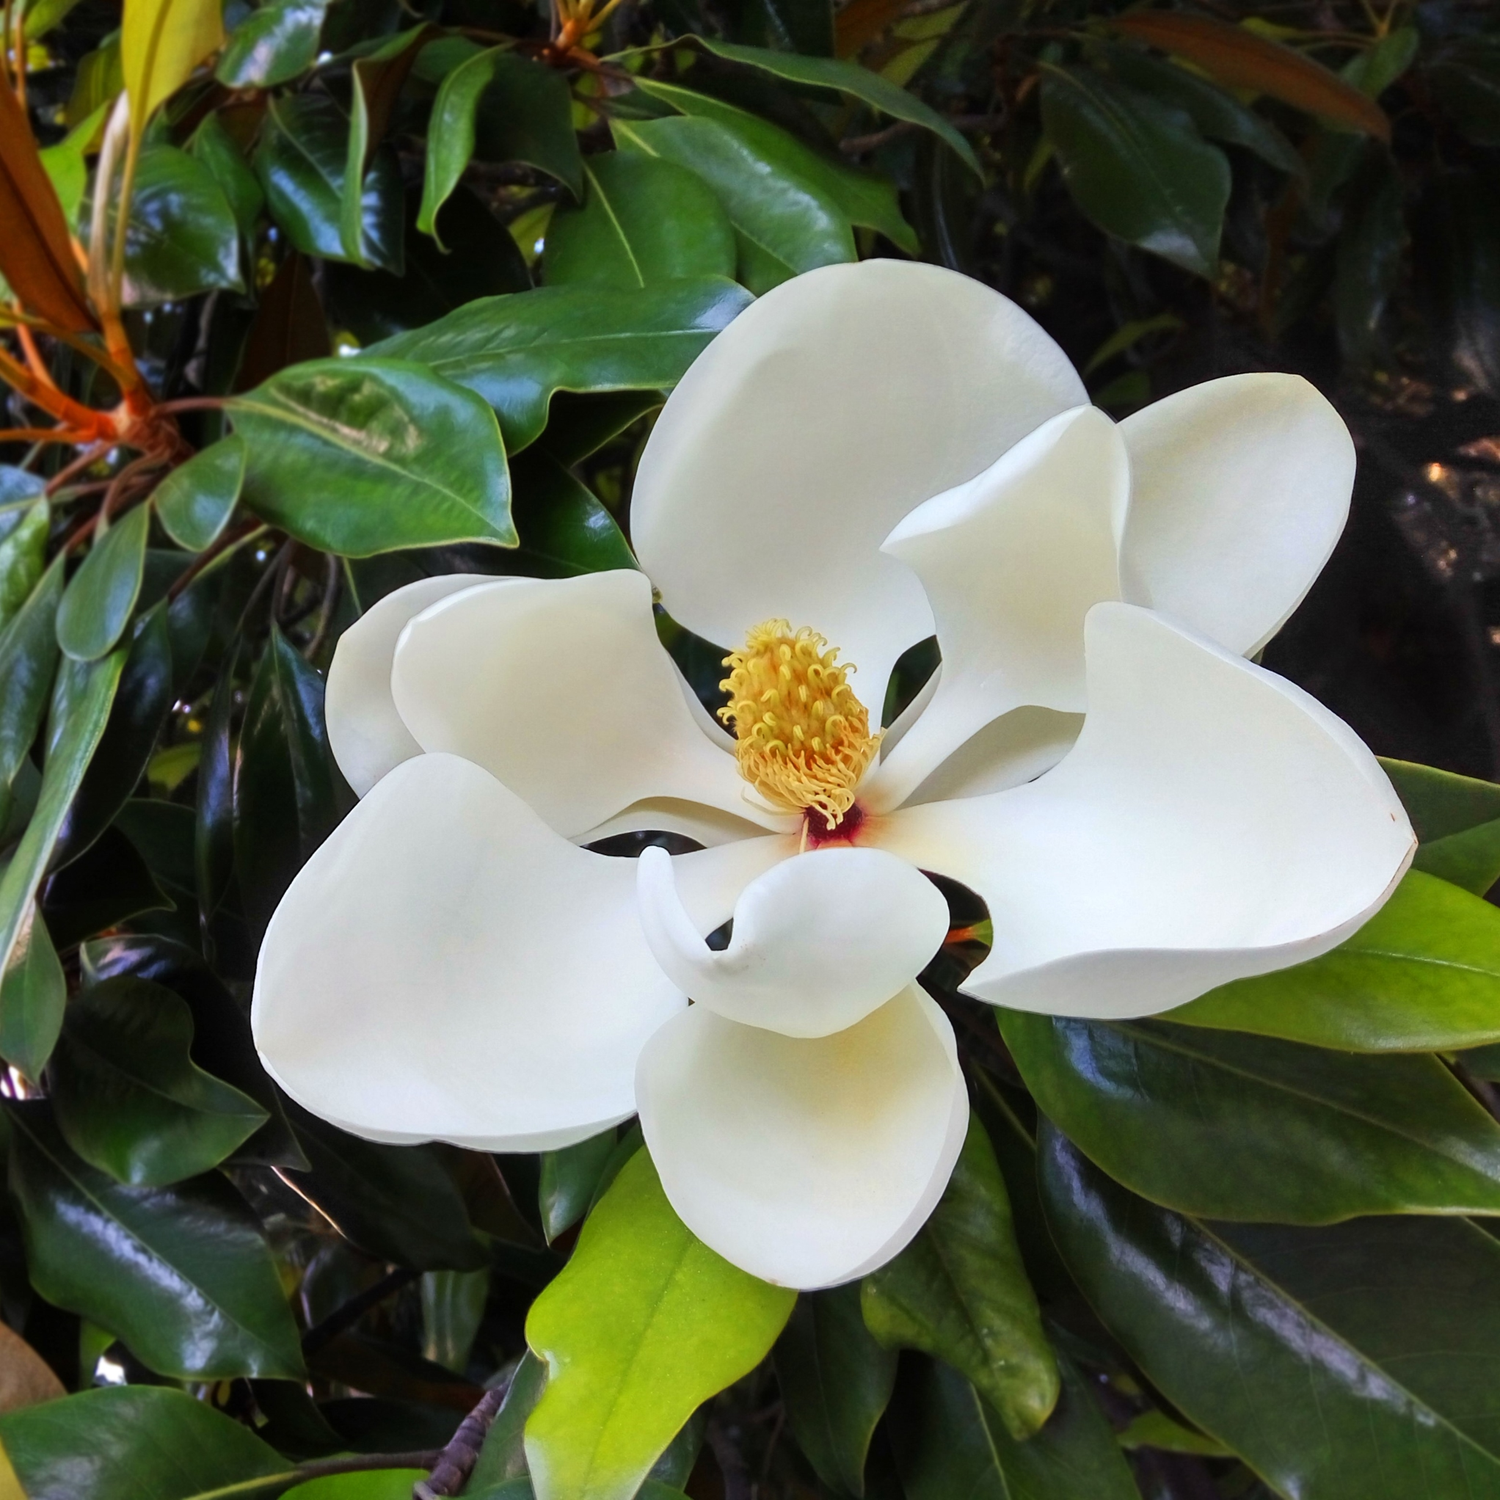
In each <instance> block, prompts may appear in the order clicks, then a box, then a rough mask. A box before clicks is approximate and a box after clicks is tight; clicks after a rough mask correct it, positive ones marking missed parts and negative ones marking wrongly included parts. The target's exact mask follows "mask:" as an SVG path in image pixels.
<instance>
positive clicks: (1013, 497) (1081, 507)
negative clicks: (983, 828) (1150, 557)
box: [867, 406, 1130, 812]
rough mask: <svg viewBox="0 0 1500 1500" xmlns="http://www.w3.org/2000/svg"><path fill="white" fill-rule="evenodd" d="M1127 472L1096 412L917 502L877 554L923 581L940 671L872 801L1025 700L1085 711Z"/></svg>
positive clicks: (1076, 415) (1112, 588) (1109, 594)
mask: <svg viewBox="0 0 1500 1500" xmlns="http://www.w3.org/2000/svg"><path fill="white" fill-rule="evenodd" d="M1129 496H1130V465H1129V462H1128V460H1127V459H1126V456H1125V444H1124V442H1123V441H1122V440H1121V437H1120V432H1119V429H1118V428H1117V427H1116V426H1115V424H1114V423H1113V422H1111V421H1110V419H1109V418H1108V417H1107V416H1105V415H1104V413H1103V412H1101V411H1099V410H1097V409H1096V408H1094V407H1092V406H1082V407H1078V408H1077V409H1075V410H1073V411H1068V412H1064V413H1062V415H1061V416H1057V417H1053V418H1052V420H1051V421H1049V422H1046V423H1044V424H1043V425H1042V426H1041V427H1039V428H1038V429H1037V430H1036V431H1035V432H1033V433H1031V434H1030V435H1029V436H1028V437H1026V438H1023V439H1022V440H1021V441H1020V442H1019V443H1017V444H1016V445H1015V447H1014V448H1012V449H1011V450H1010V451H1009V452H1008V453H1006V454H1005V456H1004V457H1003V458H1001V459H1000V460H999V461H998V462H996V463H994V464H992V465H991V466H990V467H989V468H988V469H986V470H985V472H984V473H983V474H981V475H979V476H978V477H977V478H975V479H971V480H970V481H969V482H968V483H967V484H963V485H959V486H958V487H957V488H956V489H952V490H949V491H948V492H947V493H946V494H942V495H937V496H935V497H934V498H933V499H931V500H929V501H927V502H926V504H924V505H921V506H919V507H918V508H917V509H916V510H914V511H913V512H912V513H911V514H910V515H909V516H907V517H906V519H905V520H903V521H902V522H901V523H900V525H898V526H897V527H896V529H895V530H894V531H892V532H891V534H890V536H888V537H887V538H886V540H885V545H884V547H883V548H882V549H881V550H882V551H884V552H888V553H890V554H891V555H892V556H893V557H898V558H900V559H901V561H902V562H904V563H906V564H908V565H909V566H910V567H911V569H912V570H913V571H914V572H915V573H916V574H917V576H918V577H919V578H920V579H921V580H922V584H923V587H924V588H925V589H926V590H927V597H928V598H929V599H930V600H931V601H932V608H933V613H934V614H935V615H936V617H937V638H938V646H939V647H940V649H941V651H942V657H943V670H942V674H941V676H940V678H939V680H938V684H937V690H936V692H935V693H934V695H933V698H932V702H931V703H930V704H929V705H928V706H927V708H926V709H925V710H924V711H923V713H922V715H921V717H920V718H919V719H918V720H917V721H916V723H914V724H913V725H912V726H911V728H910V729H909V730H908V731H907V732H906V734H905V735H904V736H903V738H902V739H901V741H900V743H899V744H897V745H896V746H895V747H894V748H893V749H892V750H891V751H890V752H889V753H888V754H887V755H886V757H885V758H884V759H883V760H882V761H881V763H880V767H879V770H878V772H877V773H876V775H875V777H874V778H873V779H872V781H871V784H870V788H869V792H868V797H867V801H868V804H869V806H870V808H871V810H872V811H875V812H882V811H885V810H886V809H888V808H891V807H895V806H898V805H899V804H900V803H901V802H902V801H904V800H905V799H906V797H907V796H908V795H909V794H910V793H911V792H912V791H913V790H914V789H915V788H916V787H917V786H918V785H919V784H920V783H921V782H922V781H923V780H924V779H925V778H926V777H927V776H928V775H930V774H931V773H932V772H933V771H934V770H935V769H936V768H937V767H938V766H939V765H940V764H941V762H942V760H943V759H944V757H945V756H947V755H949V754H950V753H951V752H953V751H954V750H957V749H958V748H959V747H960V746H961V745H962V744H963V743H964V741H965V740H967V739H968V738H969V737H970V736H971V735H973V734H975V733H976V732H977V731H978V730H980V729H983V728H984V726H985V725H986V724H988V723H990V722H991V721H992V720H994V719H997V718H998V717H999V716H1000V715H1001V714H1004V713H1008V712H1009V711H1010V710H1012V709H1016V708H1020V707H1021V706H1023V705H1031V706H1036V707H1039V708H1050V709H1054V710H1056V711H1057V712H1059V713H1081V712H1082V711H1083V708H1084V671H1083V620H1084V616H1085V615H1086V614H1087V613H1088V612H1089V610H1090V609H1091V608H1092V607H1093V606H1094V605H1095V604H1098V603H1099V602H1100V601H1101V600H1106V599H1118V598H1119V597H1120V569H1119V561H1118V559H1119V538H1120V535H1121V533H1122V532H1123V530H1124V527H1125V508H1126V505H1127V502H1128V500H1129Z"/></svg>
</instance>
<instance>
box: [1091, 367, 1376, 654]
mask: <svg viewBox="0 0 1500 1500" xmlns="http://www.w3.org/2000/svg"><path fill="white" fill-rule="evenodd" d="M1120 431H1121V434H1122V435H1123V436H1124V439H1125V446H1126V447H1127V448H1128V449H1129V451H1130V469H1131V495H1130V518H1129V521H1128V523H1127V525H1126V528H1125V544H1124V550H1123V555H1122V559H1121V564H1122V575H1123V578H1124V581H1125V597H1126V598H1127V599H1129V600H1130V601H1131V602H1132V603H1135V604H1148V605H1150V606H1151V607H1152V608H1154V609H1159V610H1162V611H1163V612H1165V613H1167V614H1170V615H1172V616H1174V617H1175V618H1177V619H1179V620H1181V621H1183V622H1184V623H1185V624H1187V625H1190V626H1192V628H1193V629H1194V630H1197V631H1201V632H1202V633H1203V634H1204V635H1206V636H1208V637H1209V638H1210V639H1211V640H1215V641H1217V642H1218V643H1219V644H1220V645H1221V646H1224V647H1226V648H1227V649H1228V650H1230V651H1237V652H1241V653H1243V654H1244V655H1246V656H1248V655H1251V654H1253V653H1254V652H1256V651H1258V650H1259V649H1260V648H1261V647H1262V646H1263V645H1265V643H1266V642H1267V641H1268V640H1270V639H1271V637H1272V636H1273V635H1275V634H1276V632H1277V631H1278V630H1279V629H1280V628H1281V627H1282V625H1283V624H1284V623H1285V622H1286V620H1287V618H1288V617H1289V616H1290V615H1291V613H1292V611H1293V610H1294V609H1296V607H1297V606H1298V605H1299V604H1300V603H1301V602H1302V599H1303V596H1304V595H1305V594H1306V593H1307V591H1308V589H1309V588H1311V587H1312V584H1313V580H1314V579H1315V578H1316V577H1317V576H1318V574H1319V573H1320V572H1321V571H1322V568H1323V564H1324V563H1326V562H1327V561H1328V557H1329V554H1330V553H1331V552H1332V551H1333V548H1334V544H1335V543H1336V542H1337V541H1338V539H1339V535H1340V534H1341V533H1342V531H1343V529H1344V522H1345V520H1346V519H1347V518H1348V515H1349V496H1350V494H1351V492H1352V490H1353V486H1354V443H1353V441H1352V440H1351V439H1350V437H1349V431H1348V429H1347V428H1346V427H1345V426H1344V423H1343V420H1342V418H1341V417H1340V416H1339V414H1338V413H1337V412H1336V411H1335V410H1334V409H1333V407H1332V406H1330V405H1329V404H1328V402H1327V401H1326V400H1324V398H1323V397H1322V396H1320V395H1319V394H1318V392H1317V391H1316V390H1315V389H1314V388H1313V387H1312V386H1311V385H1309V384H1308V383H1307V381H1305V380H1303V379H1302V378H1301V376H1298V375H1278V374H1258V375H1231V376H1228V377H1227V378H1225V379H1223V380H1210V381H1207V382H1205V383H1204V384H1203V385H1195V386H1191V387H1189V389H1187V390H1185V391H1179V392H1178V393H1177V394H1176V395H1174V396H1168V397H1167V398H1166V399H1165V400H1162V401H1157V402H1156V403H1154V404H1153V405H1151V406H1148V407H1146V408H1145V409H1144V410H1143V411H1139V412H1137V413H1136V414H1135V415H1134V416H1131V417H1127V418H1126V419H1125V421H1124V422H1122V423H1121V424H1120Z"/></svg>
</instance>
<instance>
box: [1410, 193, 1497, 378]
mask: <svg viewBox="0 0 1500 1500" xmlns="http://www.w3.org/2000/svg"><path fill="white" fill-rule="evenodd" d="M1497 197H1500V195H1497V194H1496V193H1495V191H1494V189H1493V186H1492V182H1491V180H1490V179H1489V178H1488V177H1487V176H1486V175H1485V174H1483V173H1481V172H1475V171H1473V170H1472V169H1470V168H1467V167H1461V168H1454V169H1450V170H1447V171H1443V172H1438V173H1436V174H1434V177H1433V180H1432V182H1431V184H1430V187H1429V190H1428V193H1427V196H1426V199H1425V200H1424V202H1423V204H1422V211H1421V214H1420V216H1419V218H1418V220H1417V226H1416V227H1417V249H1418V252H1419V254H1421V256H1422V259H1421V261H1420V262H1419V265H1418V274H1419V276H1420V278H1421V282H1422V283H1423V284H1424V285H1425V286H1426V289H1427V291H1428V294H1429V296H1430V298H1431V315H1432V330H1433V333H1434V335H1435V336H1436V342H1437V344H1438V347H1439V350H1440V352H1441V355H1442V358H1443V361H1444V363H1445V364H1446V365H1448V366H1450V367H1451V369H1452V370H1453V371H1454V373H1455V374H1456V375H1457V376H1458V378H1459V379H1460V380H1462V381H1464V382H1466V383H1468V384H1470V385H1472V386H1474V387H1476V388H1477V389H1479V390H1481V391H1486V392H1488V393H1489V394H1490V395H1492V396H1493V395H1494V394H1496V393H1497V392H1500V201H1497Z"/></svg>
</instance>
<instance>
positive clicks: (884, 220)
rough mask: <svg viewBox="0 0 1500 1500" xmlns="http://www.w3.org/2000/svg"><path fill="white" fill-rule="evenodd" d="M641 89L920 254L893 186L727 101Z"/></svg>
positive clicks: (668, 87) (666, 86)
mask: <svg viewBox="0 0 1500 1500" xmlns="http://www.w3.org/2000/svg"><path fill="white" fill-rule="evenodd" d="M636 87H637V88H639V89H640V90H641V91H642V92H643V93H646V94H649V95H650V96H651V97H652V98H653V99H660V100H662V101H663V102H664V103H666V104H670V105H671V106H672V108H673V109H675V110H677V111H678V112H679V113H680V114H684V115H701V116H703V117H704V118H706V119H710V120H714V121H716V122H717V123H718V124H720V125H722V126H723V127H724V128H725V129H726V130H728V131H730V132H731V134H734V135H737V136H739V137H740V138H741V139H742V140H743V141H744V142H745V144H746V146H747V148H748V149H750V150H752V151H753V152H754V153H755V154H756V155H757V156H759V157H761V158H763V159H764V160H767V161H772V162H776V163H778V164H779V165H780V167H781V168H782V169H783V170H784V171H786V172H788V173H790V174H791V175H792V176H794V177H798V178H801V180H802V181H803V182H806V183H809V184H811V185H812V187H814V188H815V189H817V191H818V192H820V193H821V194H822V195H823V197H824V198H826V199H827V200H828V202H830V203H832V204H834V205H836V206H837V208H838V210H839V212H840V213H842V214H843V216H844V217H845V218H846V219H848V221H849V222H850V223H851V224H858V225H860V226H861V227H863V228H867V229H874V230H878V231H879V232H880V233H881V234H883V235H884V236H885V237H886V238H887V239H888V240H890V241H891V242H892V244H894V245H897V246H899V247H900V248H901V249H902V250H905V251H906V252H907V254H909V255H915V254H916V253H917V251H918V248H919V246H918V242H917V237H916V235H915V234H914V233H913V232H912V228H911V225H910V224H908V223H907V222H906V220H905V219H904V218H903V217H902V215H901V206H900V204H899V203H898V202H897V201H896V188H895V184H894V183H891V182H888V181H886V180H885V179H884V178H881V177H873V176H871V175H869V174H868V173H865V172H857V171H855V170H854V168H853V167H850V166H848V165H846V164H845V163H843V162H839V161H834V160H832V159H831V158H829V157H826V156H822V155H820V154H819V153H818V152H816V151H814V150H813V149H812V148H811V147H810V146H807V145H804V144H803V143H802V142H801V141H799V140H798V139H797V138H796V136H794V135H789V134H788V133H787V132H786V131H785V130H782V129H781V128H780V127H779V126H777V125H773V124H771V122H770V121H769V120H763V119H761V118H760V116H758V115H752V114H750V113H749V112H748V111H747V110H743V109H737V108H735V106H734V105H732V104H726V103H725V102H724V101H723V100H722V99H715V98H713V97H712V96H711V95H708V94H699V93H695V92H693V91H692V90H691V89H685V88H680V87H679V86H678V85H677V84H674V83H662V82H660V81H658V80H656V79H653V78H639V79H637V80H636ZM549 232H550V231H549Z"/></svg>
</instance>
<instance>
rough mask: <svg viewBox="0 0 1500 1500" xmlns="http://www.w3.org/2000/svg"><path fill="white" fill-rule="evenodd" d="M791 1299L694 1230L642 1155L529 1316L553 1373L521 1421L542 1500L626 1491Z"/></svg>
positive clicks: (781, 1320)
mask: <svg viewBox="0 0 1500 1500" xmlns="http://www.w3.org/2000/svg"><path fill="white" fill-rule="evenodd" d="M795 1300H796V1293H795V1292H792V1291H788V1290H787V1289H785V1288H783V1287H773V1286H770V1285H769V1284H767V1283H766V1282H763V1281H758V1280H757V1279H756V1278H755V1277H753V1276H750V1275H748V1274H747V1273H746V1272H744V1271H741V1270H739V1269H737V1268H736V1267H734V1266H732V1265H730V1264H729V1262H728V1261H727V1260H725V1259H724V1258H723V1257H722V1256H719V1255H716V1254H715V1253H714V1252H713V1251H712V1250H710V1249H709V1248H708V1247H707V1246H706V1245H704V1244H702V1243H701V1242H700V1241H698V1240H697V1239H695V1238H694V1237H693V1235H692V1234H691V1233H690V1232H689V1231H688V1229H687V1228H686V1227H685V1226H684V1225H683V1223H682V1221H681V1220H680V1219H678V1217H677V1215H676V1214H675V1213H673V1211H672V1207H671V1205H670V1204H669V1203H668V1202H667V1198H666V1194H665V1193H664V1192H663V1191H662V1188H661V1183H660V1181H659V1180H658V1179H657V1175H656V1168H655V1167H654V1166H653V1165H652V1162H651V1158H650V1157H649V1156H648V1155H647V1153H646V1152H644V1151H638V1152H637V1153H636V1154H635V1156H633V1157H632V1158H631V1159H630V1161H629V1162H627V1163H626V1165H625V1167H624V1168H623V1170H622V1171H621V1172H620V1175H619V1176H618V1177H617V1178H616V1179H615V1181H614V1185H613V1186H612V1187H611V1188H610V1190H609V1192H607V1193H606V1194H605V1195H604V1197H603V1198H602V1199H601V1200H600V1202H599V1204H598V1206H597V1207H596V1208H595V1209H594V1212H593V1213H592V1214H591V1215H590V1216H589V1218H588V1220H587V1222H586V1223H585V1224H584V1226H583V1231H582V1233H581V1234H580V1235H579V1237H578V1247H577V1249H575V1250H574V1252H573V1256H572V1259H571V1260H570V1261H569V1262H568V1264H567V1267H566V1268H565V1269H564V1270H563V1272H562V1274H561V1275H560V1276H558V1278H557V1279H556V1280H555V1281H553V1282H552V1283H551V1285H550V1286H548V1287H547V1288H546V1290H545V1291H543V1292H542V1294H541V1295H540V1296H539V1297H538V1298H537V1300H536V1301H535V1302H534V1303H533V1304H532V1306H531V1312H530V1314H529V1315H528V1316H527V1319H526V1342H527V1343H528V1344H529V1345H530V1346H531V1347H532V1349H534V1350H535V1351H536V1352H537V1353H538V1354H539V1355H541V1356H542V1357H543V1358H544V1359H545V1360H546V1361H547V1370H548V1381H547V1388H546V1390H545V1391H544V1392H543V1394H542V1399H541V1400H540V1402H538V1404H537V1406H536V1409H535V1410H534V1411H533V1412H532V1414H531V1418H530V1420H529V1421H528V1422H527V1424H526V1457H527V1460H528V1462H529V1465H530V1469H531V1475H532V1482H533V1483H534V1485H535V1486H536V1490H537V1495H538V1500H630V1497H631V1496H633V1495H634V1494H635V1492H636V1490H637V1489H638V1488H639V1486H640V1484H641V1481H642V1480H643V1479H644V1478H645V1477H646V1475H647V1473H648V1472H649V1471H650V1468H651V1465H652V1464H653V1463H654V1462H655V1461H656V1458H657V1456H658V1455H659V1454H660V1453H661V1452H662V1450H663V1449H664V1448H666V1446H667V1445H668V1443H670V1442H671V1441H672V1438H673V1437H674V1436H675V1435H676V1433H677V1431H678V1429H679V1428H680V1427H681V1426H682V1425H683V1423H684V1422H686V1421H687V1420H688V1418H689V1417H690V1416H692V1414H693V1412H694V1411H695V1410H696V1409H697V1408H698V1407H699V1406H700V1405H701V1404H702V1403H703V1402H704V1401H706V1400H707V1399H708V1398H709V1397H710V1396H713V1395H715V1394H716V1393H717V1392H719V1391H721V1390H723V1389H724V1388H725V1387H726V1386H728V1385H730V1384H732V1383H733V1382H734V1381H736V1380H738V1379H739V1378H740V1376H742V1375H744V1374H745V1373H747V1372H748V1371H749V1370H752V1369H753V1368H754V1367H755V1366H756V1365H757V1364H759V1363H760V1361H761V1360H762V1359H763V1358H764V1357H765V1355H766V1353H767V1351H768V1350H769V1349H770V1347H771V1345H772V1344H773V1343H774V1342H775V1340H776V1336H777V1335H778V1334H779V1333H780V1332H781V1330H782V1327H783V1325H784V1324H785V1323H786V1320H787V1317H788V1315H789V1314H790V1313H791V1310H792V1304H793V1302H795Z"/></svg>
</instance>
